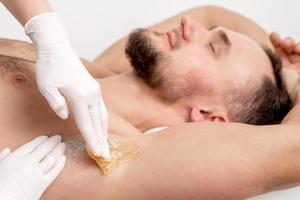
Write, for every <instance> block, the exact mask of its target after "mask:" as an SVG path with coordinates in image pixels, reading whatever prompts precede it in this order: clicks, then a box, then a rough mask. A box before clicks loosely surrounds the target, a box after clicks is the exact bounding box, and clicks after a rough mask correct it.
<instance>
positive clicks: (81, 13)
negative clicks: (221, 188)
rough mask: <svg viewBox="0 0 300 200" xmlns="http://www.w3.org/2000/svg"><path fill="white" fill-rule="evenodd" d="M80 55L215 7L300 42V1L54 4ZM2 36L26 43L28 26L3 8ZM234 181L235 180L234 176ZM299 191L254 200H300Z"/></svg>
mask: <svg viewBox="0 0 300 200" xmlns="http://www.w3.org/2000/svg"><path fill="white" fill-rule="evenodd" d="M50 2H51V5H52V7H53V8H54V10H55V11H56V12H57V13H59V15H60V16H61V19H62V21H63V23H64V25H65V27H66V29H67V31H68V33H69V37H70V41H71V43H72V46H73V48H74V49H75V51H76V52H77V54H78V55H79V56H80V57H84V58H89V59H93V58H94V57H95V56H96V55H98V54H99V53H100V52H101V51H103V50H104V49H105V48H107V47H108V46H109V45H110V44H112V43H113V42H114V41H116V40H117V39H119V38H121V37H122V36H124V35H126V34H127V33H128V32H129V31H131V30H132V29H134V28H137V27H143V26H148V25H151V24H153V23H156V22H158V21H160V20H162V19H165V18H166V17H170V16H172V15H174V14H176V13H178V12H180V11H184V10H186V9H189V8H192V7H195V6H199V5H204V4H215V5H221V6H224V7H227V8H229V9H232V10H235V11H237V12H239V13H242V14H243V15H245V16H248V17H250V18H251V19H253V20H254V21H256V22H257V23H258V24H260V25H261V26H262V27H264V28H265V29H266V30H267V31H269V32H270V31H278V32H280V33H281V35H284V36H292V37H294V38H295V39H296V40H297V41H300V14H299V13H300V1H297V0H276V1H275V0H210V1H209V0H109V1H101V0H73V1H71V0H68V1H67V0H56V1H55V0H52V1H50ZM0 22H1V23H0V37H2V38H3V37H5V38H13V39H21V40H27V41H28V38H27V37H26V36H25V35H24V32H23V28H22V27H21V26H20V25H19V24H18V23H17V21H16V20H15V19H14V18H13V17H12V16H11V15H10V13H9V12H8V11H6V10H5V8H4V7H3V6H2V5H1V4H0ZM232 178H234V177H232ZM299 199H300V188H299V189H292V190H290V191H285V192H281V193H275V194H269V195H266V196H263V197H259V198H255V200H299Z"/></svg>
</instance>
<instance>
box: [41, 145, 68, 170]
mask: <svg viewBox="0 0 300 200" xmlns="http://www.w3.org/2000/svg"><path fill="white" fill-rule="evenodd" d="M65 149H66V145H65V144H64V143H59V144H57V145H56V146H55V147H54V149H53V150H52V151H51V152H50V153H49V154H48V155H46V157H45V158H44V159H43V160H42V161H41V163H40V167H41V170H42V172H43V173H44V174H47V173H48V172H49V171H50V170H51V169H53V168H54V167H55V165H56V164H57V162H58V160H59V158H60V157H62V156H63V155H64V152H65Z"/></svg>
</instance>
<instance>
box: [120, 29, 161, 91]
mask: <svg viewBox="0 0 300 200" xmlns="http://www.w3.org/2000/svg"><path fill="white" fill-rule="evenodd" d="M146 33H147V29H136V30H134V31H133V32H132V33H130V35H129V39H128V41H127V44H126V49H125V53H126V56H127V58H128V59H129V61H130V63H131V66H132V67H133V69H134V72H135V74H136V75H137V76H138V77H139V78H141V79H142V80H143V81H144V83H145V84H146V85H147V86H149V87H150V88H153V89H158V88H160V87H161V85H162V82H163V79H164V78H163V77H162V76H161V73H159V69H158V66H159V64H160V63H161V62H162V60H163V58H164V55H163V53H162V52H160V51H158V50H157V49H156V47H155V45H154V44H153V41H152V40H151V39H150V38H149V37H147V35H146Z"/></svg>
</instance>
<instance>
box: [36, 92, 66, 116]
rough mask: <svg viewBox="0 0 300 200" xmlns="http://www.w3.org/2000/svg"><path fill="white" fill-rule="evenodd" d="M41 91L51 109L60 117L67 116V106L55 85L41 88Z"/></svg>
mask: <svg viewBox="0 0 300 200" xmlns="http://www.w3.org/2000/svg"><path fill="white" fill-rule="evenodd" d="M41 93H42V94H43V96H44V97H45V98H46V99H47V101H48V103H49V106H50V107H51V109H52V110H53V111H54V112H55V113H56V114H57V115H58V116H59V117H60V118H62V119H67V118H68V116H69V111H68V106H67V103H66V100H65V98H64V97H63V96H62V94H61V93H60V92H59V90H58V89H57V88H55V87H51V88H47V89H41Z"/></svg>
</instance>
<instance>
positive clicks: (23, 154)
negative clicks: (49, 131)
mask: <svg viewBox="0 0 300 200" xmlns="http://www.w3.org/2000/svg"><path fill="white" fill-rule="evenodd" d="M60 141H61V137H60V136H54V137H51V138H48V137H47V136H40V137H37V138H35V139H34V140H32V141H31V142H29V143H27V144H25V145H23V146H21V147H20V148H18V149H17V150H15V151H14V152H12V153H11V152H10V150H9V149H8V148H6V149H4V150H3V151H1V153H0V199H1V200H20V199H22V200H38V199H39V198H40V197H41V195H42V193H43V192H44V191H45V190H46V188H47V187H48V186H49V185H50V184H51V183H52V182H53V181H54V179H55V178H56V177H57V176H58V174H59V173H60V172H61V171H62V169H63V167H64V165H65V159H66V158H65V156H64V155H63V154H64V151H65V144H63V143H61V142H60Z"/></svg>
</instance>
